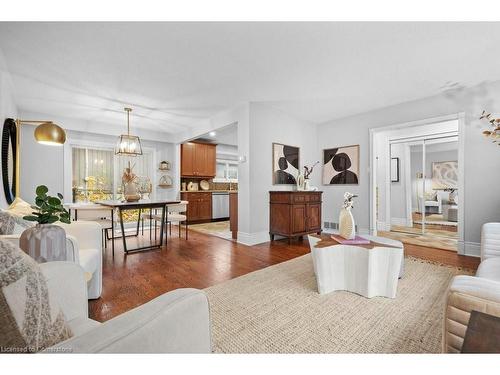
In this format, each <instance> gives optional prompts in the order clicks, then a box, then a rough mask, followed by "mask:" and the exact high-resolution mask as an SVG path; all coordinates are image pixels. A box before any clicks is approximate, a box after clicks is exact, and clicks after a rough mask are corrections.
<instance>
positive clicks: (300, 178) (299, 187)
mask: <svg viewBox="0 0 500 375" xmlns="http://www.w3.org/2000/svg"><path fill="white" fill-rule="evenodd" d="M297 190H298V191H302V190H304V175H303V174H302V173H299V175H298V176H297Z"/></svg>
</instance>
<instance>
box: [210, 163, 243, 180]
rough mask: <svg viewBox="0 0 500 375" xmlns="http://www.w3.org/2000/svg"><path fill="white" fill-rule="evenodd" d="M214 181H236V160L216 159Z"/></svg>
mask: <svg viewBox="0 0 500 375" xmlns="http://www.w3.org/2000/svg"><path fill="white" fill-rule="evenodd" d="M216 166H217V169H216V175H215V178H214V182H238V162H236V161H234V160H222V159H217V165H216Z"/></svg>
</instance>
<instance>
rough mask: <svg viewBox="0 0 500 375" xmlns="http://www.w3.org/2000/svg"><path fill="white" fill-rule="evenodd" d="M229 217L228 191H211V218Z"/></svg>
mask: <svg viewBox="0 0 500 375" xmlns="http://www.w3.org/2000/svg"><path fill="white" fill-rule="evenodd" d="M222 218H229V193H228V192H225V191H221V192H212V219H222Z"/></svg>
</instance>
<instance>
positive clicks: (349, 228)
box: [339, 207, 356, 240]
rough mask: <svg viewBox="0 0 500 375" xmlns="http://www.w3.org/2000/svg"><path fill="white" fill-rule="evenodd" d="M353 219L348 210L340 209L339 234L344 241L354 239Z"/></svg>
mask: <svg viewBox="0 0 500 375" xmlns="http://www.w3.org/2000/svg"><path fill="white" fill-rule="evenodd" d="M355 228H356V226H355V224H354V217H353V216H352V212H351V209H350V208H344V207H343V208H342V209H341V210H340V215H339V234H340V236H342V237H344V238H345V239H346V240H352V239H354V238H355V237H356V232H355Z"/></svg>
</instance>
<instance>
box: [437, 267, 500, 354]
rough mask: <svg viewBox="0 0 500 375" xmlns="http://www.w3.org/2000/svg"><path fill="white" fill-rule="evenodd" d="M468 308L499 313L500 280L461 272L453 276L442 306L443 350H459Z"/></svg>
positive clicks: (467, 316)
mask: <svg viewBox="0 0 500 375" xmlns="http://www.w3.org/2000/svg"><path fill="white" fill-rule="evenodd" d="M472 310H476V311H479V312H483V313H486V314H490V315H495V316H500V282H498V281H493V280H488V279H484V278H480V277H474V276H465V275H460V276H455V277H454V279H453V281H452V283H451V285H450V287H449V290H448V295H447V300H446V306H445V313H444V324H443V352H445V353H458V352H460V350H461V349H462V344H463V342H464V338H465V332H466V331H467V325H468V324H469V319H470V313H471V311H472Z"/></svg>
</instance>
